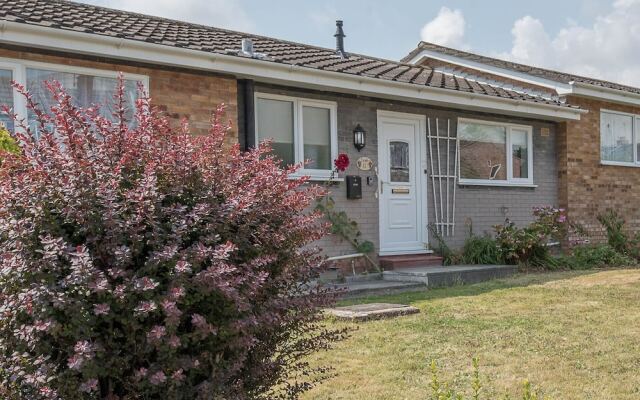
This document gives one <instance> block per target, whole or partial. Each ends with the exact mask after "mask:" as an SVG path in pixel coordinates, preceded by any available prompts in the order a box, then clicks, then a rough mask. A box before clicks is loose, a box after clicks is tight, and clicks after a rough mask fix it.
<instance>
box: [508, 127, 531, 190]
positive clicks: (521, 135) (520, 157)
mask: <svg viewBox="0 0 640 400" xmlns="http://www.w3.org/2000/svg"><path fill="white" fill-rule="evenodd" d="M511 157H513V158H512V167H513V177H514V178H516V179H518V178H519V179H526V178H528V177H529V135H528V132H527V131H525V130H521V129H512V130H511Z"/></svg>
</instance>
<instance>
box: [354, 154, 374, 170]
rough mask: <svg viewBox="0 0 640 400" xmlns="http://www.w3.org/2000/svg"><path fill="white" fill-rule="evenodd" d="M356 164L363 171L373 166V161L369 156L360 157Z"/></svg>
mask: <svg viewBox="0 0 640 400" xmlns="http://www.w3.org/2000/svg"><path fill="white" fill-rule="evenodd" d="M356 165H357V166H358V169H359V170H361V171H369V170H370V169H371V167H373V161H371V159H370V158H369V157H360V158H358V160H357V161H356Z"/></svg>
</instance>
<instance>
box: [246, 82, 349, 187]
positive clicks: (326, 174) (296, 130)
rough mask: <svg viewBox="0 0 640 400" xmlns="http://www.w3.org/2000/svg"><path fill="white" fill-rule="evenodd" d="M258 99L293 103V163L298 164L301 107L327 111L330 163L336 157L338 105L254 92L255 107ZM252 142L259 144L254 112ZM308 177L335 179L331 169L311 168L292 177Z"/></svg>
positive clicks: (301, 139) (301, 145)
mask: <svg viewBox="0 0 640 400" xmlns="http://www.w3.org/2000/svg"><path fill="white" fill-rule="evenodd" d="M258 99H263V100H280V101H290V102H292V103H293V148H294V162H295V163H300V162H302V161H304V160H303V157H304V129H303V126H304V125H303V123H304V121H303V114H304V113H303V107H317V108H323V109H327V110H329V119H330V121H329V129H330V146H331V161H333V160H335V159H336V158H337V157H338V118H337V116H338V103H336V102H335V101H328V100H316V99H310V98H306V97H296V96H288V95H281V94H273V93H264V92H255V94H254V103H253V104H255V105H256V107H257V104H258ZM254 124H255V132H254V140H255V143H256V144H257V143H259V141H260V138H259V132H260V127H259V126H258V113H257V110H255V112H254ZM299 176H309V177H310V178H311V179H313V180H329V179H335V178H336V177H334V176H333V169H332V168H331V169H313V168H300V169H299V170H298V171H297V172H296V173H295V174H292V177H299Z"/></svg>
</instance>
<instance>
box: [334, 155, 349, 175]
mask: <svg viewBox="0 0 640 400" xmlns="http://www.w3.org/2000/svg"><path fill="white" fill-rule="evenodd" d="M333 165H335V166H336V170H337V171H338V172H344V171H345V170H346V169H347V168H349V156H348V155H346V154H344V153H340V154H338V158H336V159H335V160H334V161H333Z"/></svg>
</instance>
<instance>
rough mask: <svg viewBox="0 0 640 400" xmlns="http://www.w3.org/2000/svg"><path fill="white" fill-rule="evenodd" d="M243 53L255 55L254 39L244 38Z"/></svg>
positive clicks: (250, 55)
mask: <svg viewBox="0 0 640 400" xmlns="http://www.w3.org/2000/svg"><path fill="white" fill-rule="evenodd" d="M241 51H242V53H243V54H244V55H246V56H249V57H253V55H254V53H253V40H251V39H249V38H242V50H241Z"/></svg>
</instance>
